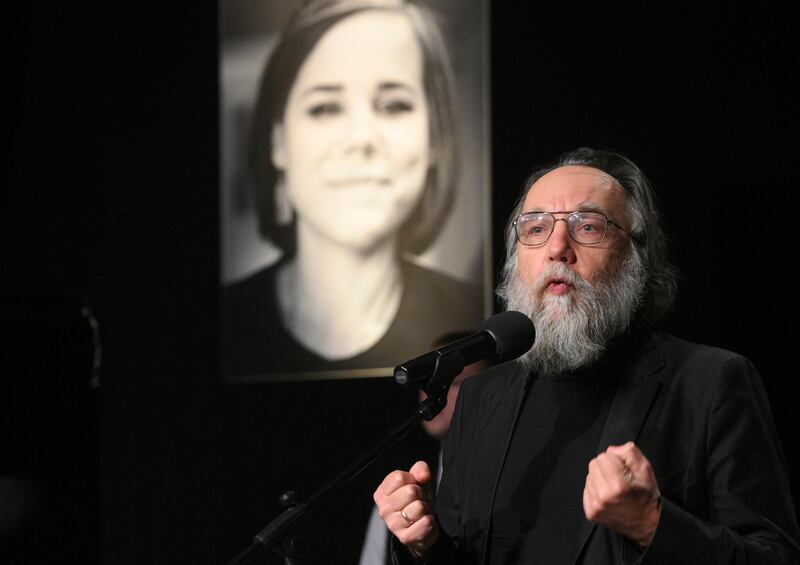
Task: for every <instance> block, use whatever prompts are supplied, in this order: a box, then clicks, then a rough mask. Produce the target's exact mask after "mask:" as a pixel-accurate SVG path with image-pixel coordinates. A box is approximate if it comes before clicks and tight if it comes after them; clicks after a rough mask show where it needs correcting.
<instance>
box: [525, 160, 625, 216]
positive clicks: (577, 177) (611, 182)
mask: <svg viewBox="0 0 800 565" xmlns="http://www.w3.org/2000/svg"><path fill="white" fill-rule="evenodd" d="M625 197H626V195H625V191H624V190H623V188H622V187H621V186H620V184H619V183H618V182H617V180H616V179H615V178H614V177H612V176H611V175H609V174H608V173H606V172H604V171H601V170H600V169H595V168H593V167H586V166H578V165H569V166H565V167H559V168H557V169H555V170H552V171H550V172H549V173H547V174H546V175H544V176H542V178H540V179H539V180H537V181H536V182H535V183H534V184H533V186H532V187H531V188H530V190H529V191H528V194H527V195H526V197H525V209H526V210H528V209H530V208H531V207H532V206H534V205H536V204H537V203H542V204H550V203H551V202H554V201H556V200H557V201H559V202H565V201H572V203H573V204H575V205H577V204H578V203H581V202H592V203H596V204H599V205H604V204H605V205H613V204H618V203H622V201H624V199H625Z"/></svg>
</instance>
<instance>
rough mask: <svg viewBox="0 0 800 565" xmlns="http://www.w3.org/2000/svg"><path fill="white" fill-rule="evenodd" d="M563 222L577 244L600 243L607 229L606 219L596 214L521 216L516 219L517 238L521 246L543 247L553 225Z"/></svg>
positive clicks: (547, 213)
mask: <svg viewBox="0 0 800 565" xmlns="http://www.w3.org/2000/svg"><path fill="white" fill-rule="evenodd" d="M561 220H564V221H565V222H566V223H567V229H568V230H569V234H570V236H572V238H573V239H574V240H575V241H577V242H578V243H587V244H592V243H600V242H601V241H603V238H604V237H605V235H606V229H607V227H608V224H607V220H606V217H605V216H604V215H603V214H600V213H598V212H573V213H571V214H569V215H568V216H567V217H566V218H558V219H556V218H555V216H553V215H552V214H550V213H549V212H542V213H528V214H522V215H521V216H520V217H519V218H517V222H516V229H517V237H518V238H519V240H520V242H521V243H522V244H523V245H543V244H544V243H545V242H546V241H547V240H548V239H549V238H550V234H551V233H553V229H554V227H555V223H556V222H557V221H561Z"/></svg>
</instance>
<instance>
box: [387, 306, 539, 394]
mask: <svg viewBox="0 0 800 565" xmlns="http://www.w3.org/2000/svg"><path fill="white" fill-rule="evenodd" d="M535 336H536V332H535V330H534V328H533V322H531V319H530V318H528V316H526V315H525V314H523V313H522V312H515V311H513V310H509V311H507V312H501V313H500V314H495V315H494V316H492V317H491V318H488V319H487V320H486V321H485V322H483V324H482V325H481V328H480V329H479V330H478V331H477V332H475V333H473V334H471V335H468V336H467V337H465V338H463V339H459V340H458V341H454V342H453V343H451V344H448V345H445V346H444V347H441V348H439V349H436V350H434V351H431V352H430V353H426V354H424V355H420V356H419V357H415V358H414V359H411V360H410V361H406V362H405V363H403V364H401V365H398V366H397V367H395V369H394V380H395V382H397V383H398V384H401V385H406V384H409V383H418V382H420V381H426V380H428V379H430V378H431V377H432V376H434V375H437V374H438V372H439V370H440V368H441V366H443V365H446V366H447V370H449V371H451V372H452V375H451V377H450V378H451V379H452V378H455V376H456V375H457V374H458V373H460V372H461V371H462V370H463V369H464V367H465V366H467V365H469V364H470V363H475V362H476V361H480V360H481V359H492V360H493V361H497V362H500V361H508V360H511V359H516V358H517V357H519V356H520V355H522V354H523V353H526V352H527V351H528V350H529V349H530V348H531V346H532V345H533V340H534V337H535ZM449 382H450V381H448V383H447V384H449Z"/></svg>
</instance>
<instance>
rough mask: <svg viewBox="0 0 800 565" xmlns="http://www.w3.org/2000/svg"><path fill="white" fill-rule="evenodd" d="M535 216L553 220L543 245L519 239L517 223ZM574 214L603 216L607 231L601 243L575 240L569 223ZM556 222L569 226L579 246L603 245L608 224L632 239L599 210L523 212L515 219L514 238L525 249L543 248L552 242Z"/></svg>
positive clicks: (626, 231) (604, 232)
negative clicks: (559, 215) (526, 217)
mask: <svg viewBox="0 0 800 565" xmlns="http://www.w3.org/2000/svg"><path fill="white" fill-rule="evenodd" d="M534 214H547V215H549V216H550V217H552V218H553V226H552V227H551V228H550V233H549V234H547V239H545V240H544V241H543V242H541V243H523V242H522V240H521V239H520V237H519V230H518V229H517V222H518V221H519V219H520V218H522V217H523V216H532V215H534ZM556 214H566V216H565V217H564V218H556V216H555V215H556ZM573 214H598V215H600V216H603V218H604V219H605V221H606V227H605V230H604V231H603V237H602V238H600V241H596V242H594V243H583V242H581V241H578V240H577V239H575V236H574V235H572V231H571V230H570V229H569V221H568V220H569V218H570V217H571V216H572V215H573ZM556 222H564V223H565V224H566V226H567V234H568V235H569V237H570V239H571V240H572V241H574V242H575V243H577V244H578V245H588V246H592V245H600V244H601V243H603V242H604V241H605V240H606V235H608V224H611V225H612V226H614V227H616V228H617V229H619V230H622V231H623V232H624V233H626V234H627V235H628V237H631V233H630V232H629V231H628V230H626V229H625V228H623V227H622V226H621V225H619V224H618V223H617V222H615V221H614V220H612V219H611V218H609V217H608V216H606V215H605V214H604V213H603V212H600V211H599V210H555V211H553V212H547V211H541V212H523V213H522V214H520V215H519V216H517V217H516V218H514V221H513V222H512V224H511V225H512V226H513V227H514V236H515V237H516V238H517V242H518V243H520V244H521V245H524V246H525V247H542V246H543V245H546V244H547V242H548V241H550V238H551V237H553V232H555V231H556Z"/></svg>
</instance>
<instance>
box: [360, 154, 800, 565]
mask: <svg viewBox="0 0 800 565" xmlns="http://www.w3.org/2000/svg"><path fill="white" fill-rule="evenodd" d="M666 247H667V246H666V239H665V236H664V233H663V231H662V228H661V227H660V223H659V216H658V212H657V209H656V205H655V198H654V195H653V192H652V188H651V186H650V184H649V183H648V181H647V179H646V177H645V175H644V174H643V173H642V171H641V170H640V169H639V168H638V167H637V166H636V165H635V164H634V163H632V162H631V161H630V160H628V159H627V158H625V157H624V156H622V155H619V154H617V153H613V152H608V151H595V150H591V149H578V150H575V151H572V152H570V153H568V154H566V155H565V156H563V157H562V158H561V159H560V160H559V161H558V162H557V163H556V164H555V165H553V166H550V167H547V168H545V169H542V170H541V171H538V172H537V173H535V174H534V175H533V176H532V177H531V178H530V179H529V180H528V182H527V183H526V187H525V192H524V194H523V196H522V198H521V199H520V202H519V204H518V205H517V207H516V209H515V210H514V212H513V214H512V220H511V222H510V223H509V227H508V230H507V257H506V264H505V267H504V272H503V282H502V283H501V285H500V287H499V289H498V294H499V295H500V296H501V297H502V298H503V299H504V300H505V302H506V307H507V309H509V310H518V311H521V312H524V313H526V314H528V315H529V316H530V317H531V319H532V320H533V322H534V326H535V327H536V341H535V343H534V345H533V347H532V348H531V350H530V351H529V352H528V353H526V354H525V355H523V356H522V357H521V358H519V359H518V360H515V361H513V362H510V363H506V364H503V365H499V366H496V367H494V368H492V369H489V370H487V371H485V372H483V373H481V374H480V375H477V376H476V377H473V378H472V379H470V380H469V381H468V382H467V383H465V384H464V386H463V387H462V388H461V392H460V395H459V400H458V404H457V406H456V410H455V414H454V416H453V420H452V423H451V427H450V433H449V436H448V443H447V446H446V449H445V454H444V464H443V465H444V474H443V477H442V481H441V484H440V486H439V490H438V493H437V496H438V500H436V501H435V502H434V500H433V498H432V496H431V495H430V493H429V490H430V489H429V488H428V485H429V483H430V469H429V467H428V465H427V464H426V463H425V462H418V463H416V464H415V465H414V466H413V467H412V468H411V469H410V470H409V471H394V472H393V473H391V474H389V475H388V476H387V477H386V479H385V480H384V481H383V482H382V483H381V485H380V486H379V487H378V489H377V490H376V491H375V495H374V498H375V502H376V504H377V507H378V511H379V513H380V515H381V517H382V518H383V520H384V521H385V522H386V525H387V527H388V528H389V529H390V530H391V531H392V533H393V534H394V536H395V538H396V543H395V558H396V560H398V561H408V562H419V561H420V560H424V562H425V563H490V564H499V563H503V564H510V563H543V564H546V565H558V564H562V563H565V564H566V563H592V564H595V563H599V564H605V563H608V564H611V563H634V562H635V563H698V564H700V563H702V564H704V565H707V564H712V563H761V564H772V563H800V549H799V548H798V540H799V539H800V533H799V532H798V527H797V520H796V516H795V513H794V509H793V507H792V502H791V496H790V492H789V481H788V477H787V472H786V466H785V461H784V457H783V453H782V450H781V447H780V444H779V441H778V438H777V435H776V433H775V429H774V424H773V421H772V417H771V414H770V410H769V405H768V401H767V397H766V394H765V391H764V388H763V385H762V383H761V380H760V377H759V375H758V373H757V371H756V369H755V368H754V367H753V366H752V364H751V363H750V362H749V361H748V360H747V359H745V358H743V357H741V356H739V355H736V354H734V353H731V352H728V351H724V350H721V349H717V348H712V347H708V346H703V345H698V344H693V343H689V342H686V341H683V340H680V339H678V338H676V337H673V336H670V335H668V334H665V333H662V332H659V331H657V330H656V326H657V323H658V322H659V320H660V319H661V318H662V317H663V315H664V314H665V313H666V312H667V311H668V310H669V308H670V307H671V305H672V302H673V298H674V295H675V286H676V284H675V280H676V277H675V272H674V269H673V268H672V266H671V265H670V263H669V262H668V260H667V253H666Z"/></svg>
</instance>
